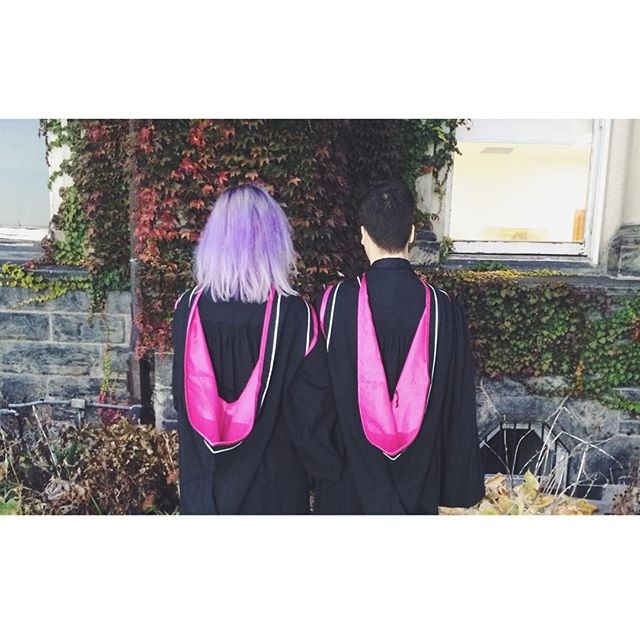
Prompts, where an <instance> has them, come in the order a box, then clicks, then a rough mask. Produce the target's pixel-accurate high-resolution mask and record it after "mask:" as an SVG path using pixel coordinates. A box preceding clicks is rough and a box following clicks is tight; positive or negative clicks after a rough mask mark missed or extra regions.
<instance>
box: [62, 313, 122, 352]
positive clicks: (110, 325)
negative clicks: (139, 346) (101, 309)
mask: <svg viewBox="0 0 640 640" xmlns="http://www.w3.org/2000/svg"><path fill="white" fill-rule="evenodd" d="M51 327H52V333H53V339H54V340H55V341H57V342H111V343H113V344H118V343H122V342H124V340H125V327H124V318H122V317H121V316H106V318H104V317H99V316H94V317H93V318H90V316H89V315H85V314H77V315H72V314H62V313H52V314H51Z"/></svg>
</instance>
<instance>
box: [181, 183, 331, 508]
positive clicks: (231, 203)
mask: <svg viewBox="0 0 640 640" xmlns="http://www.w3.org/2000/svg"><path fill="white" fill-rule="evenodd" d="M194 262H195V281H196V283H197V286H196V287H195V288H194V289H193V290H191V291H187V292H185V293H184V294H183V295H182V296H180V298H179V299H178V301H177V302H176V308H175V314H174V318H173V323H172V332H173V345H174V352H175V356H174V365H173V400H174V406H175V408H176V411H177V414H178V433H179V441H180V460H179V461H180V510H181V513H183V514H302V513H308V512H309V488H310V483H311V482H312V479H313V478H324V479H326V480H331V479H337V478H338V477H339V474H340V470H341V459H340V456H339V454H338V452H337V449H336V446H335V443H334V425H335V422H336V410H335V406H334V400H333V392H332V388H331V383H330V378H329V373H328V365H327V354H326V348H325V346H324V338H323V336H322V335H321V334H320V332H319V330H318V323H317V318H316V314H315V311H314V309H313V307H312V306H311V305H309V304H308V303H307V302H305V301H304V300H303V299H302V298H301V297H300V296H298V295H297V293H296V292H295V290H294V289H293V287H292V284H291V281H292V278H293V276H294V275H295V252H294V249H293V244H292V241H291V229H290V226H289V222H288V220H287V217H286V215H285V214H284V212H283V211H282V209H281V208H280V206H279V205H278V203H277V202H276V201H275V200H274V199H273V198H272V197H271V196H270V195H269V194H268V193H267V192H266V191H265V190H264V189H262V188H261V187H258V186H255V185H244V186H240V187H235V188H230V189H227V190H226V191H225V192H224V193H222V195H221V196H220V197H219V198H218V200H217V201H216V203H215V205H214V207H213V209H212V211H211V215H210V217H209V219H208V221H207V224H206V226H205V228H204V231H203V232H202V235H201V236H200V240H199V242H198V245H197V247H196V250H195V261H194Z"/></svg>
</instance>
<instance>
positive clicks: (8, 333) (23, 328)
mask: <svg viewBox="0 0 640 640" xmlns="http://www.w3.org/2000/svg"><path fill="white" fill-rule="evenodd" d="M0 339H2V340H48V339H49V316H48V315H47V314H46V313H22V312H20V311H14V312H2V313H0Z"/></svg>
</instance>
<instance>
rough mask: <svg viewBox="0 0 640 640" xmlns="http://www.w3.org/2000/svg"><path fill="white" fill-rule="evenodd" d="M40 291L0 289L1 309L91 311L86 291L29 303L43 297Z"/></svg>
mask: <svg viewBox="0 0 640 640" xmlns="http://www.w3.org/2000/svg"><path fill="white" fill-rule="evenodd" d="M41 294H42V292H40V291H33V290H32V289H25V288H23V287H0V309H7V310H15V311H25V310H26V311H28V310H29V309H34V310H36V311H66V312H68V313H71V312H81V313H87V312H88V311H89V302H90V301H89V296H88V295H87V293H86V291H69V292H68V293H65V294H64V295H63V296H60V297H58V298H55V299H54V300H47V301H46V302H38V303H33V302H29V301H30V300H33V298H36V297H38V296H39V295H41Z"/></svg>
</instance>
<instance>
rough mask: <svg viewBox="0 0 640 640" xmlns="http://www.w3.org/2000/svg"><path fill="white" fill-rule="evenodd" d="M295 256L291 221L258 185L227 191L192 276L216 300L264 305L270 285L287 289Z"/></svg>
mask: <svg viewBox="0 0 640 640" xmlns="http://www.w3.org/2000/svg"><path fill="white" fill-rule="evenodd" d="M295 272H296V255H295V252H294V250H293V243H292V242H291V227H290V226H289V220H288V219H287V216H286V215H285V213H284V211H283V210H282V209H281V207H280V205H278V203H277V202H276V201H275V200H274V199H273V198H272V197H271V196H270V195H269V194H268V193H267V192H266V191H265V190H264V189H262V188H261V187H258V186H255V185H243V186H241V187H233V188H230V189H227V190H226V191H224V192H223V193H222V195H221V196H220V197H219V198H218V200H217V201H216V203H215V205H214V206H213V209H212V210H211V215H210V216H209V219H208V220H207V224H206V225H205V228H204V230H203V232H202V234H201V236H200V240H199V241H198V246H197V247H196V250H195V277H196V282H197V283H198V286H199V287H202V288H203V289H205V291H206V290H209V291H210V293H211V296H212V297H213V299H214V300H216V301H218V300H220V301H228V300H240V301H242V302H264V301H265V300H266V299H267V297H268V296H269V291H270V290H271V288H272V287H273V288H274V289H275V290H276V291H277V292H278V293H280V294H282V295H285V296H288V295H297V294H296V292H295V291H294V289H293V287H292V286H291V278H292V276H293V275H294V274H295Z"/></svg>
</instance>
